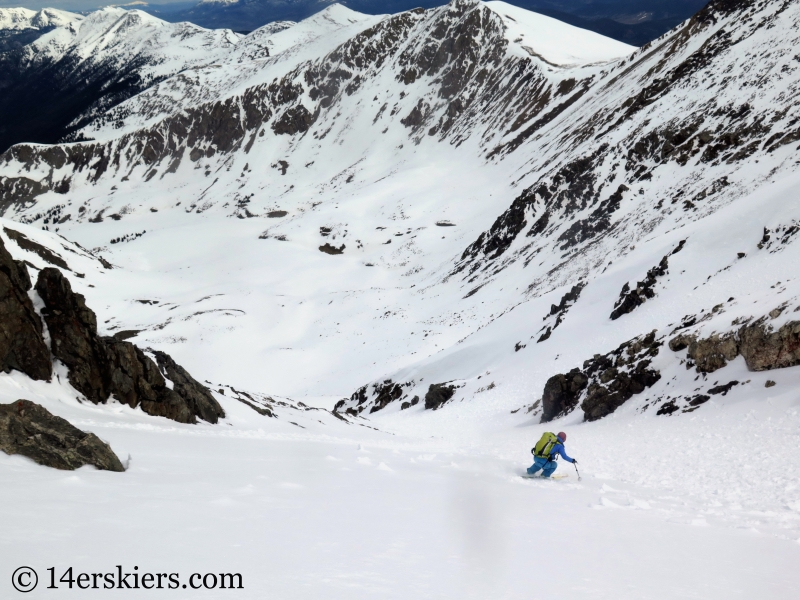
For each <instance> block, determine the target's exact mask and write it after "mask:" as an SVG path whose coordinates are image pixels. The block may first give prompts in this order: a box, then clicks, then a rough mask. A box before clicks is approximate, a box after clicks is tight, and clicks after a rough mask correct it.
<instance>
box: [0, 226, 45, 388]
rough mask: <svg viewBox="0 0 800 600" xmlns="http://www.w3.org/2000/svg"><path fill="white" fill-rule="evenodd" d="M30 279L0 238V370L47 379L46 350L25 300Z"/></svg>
mask: <svg viewBox="0 0 800 600" xmlns="http://www.w3.org/2000/svg"><path fill="white" fill-rule="evenodd" d="M30 289H31V280H30V277H29V276H28V270H27V268H26V267H25V265H24V264H23V263H22V262H18V261H15V260H14V259H13V258H12V257H11V255H10V254H9V253H8V250H6V248H5V245H4V244H3V240H2V238H0V370H2V371H3V372H6V373H8V372H9V371H11V370H12V369H15V370H17V371H21V372H23V373H25V374H26V375H27V376H28V377H30V378H31V379H39V380H42V379H44V380H48V379H50V375H51V373H52V362H51V360H50V351H49V350H48V349H47V345H46V344H45V342H44V338H43V336H42V322H41V320H40V319H39V315H37V314H36V311H35V310H34V308H33V303H32V302H31V300H30V298H29V297H28V290H30Z"/></svg>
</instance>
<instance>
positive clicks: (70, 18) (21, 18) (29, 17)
mask: <svg viewBox="0 0 800 600" xmlns="http://www.w3.org/2000/svg"><path fill="white" fill-rule="evenodd" d="M81 19H83V17H82V16H81V15H77V14H75V13H70V12H67V11H64V10H58V9H55V8H44V9H42V10H39V11H35V10H30V9H28V8H22V7H20V8H0V29H16V30H20V29H45V28H47V27H67V26H69V25H70V24H71V23H74V22H76V21H80V20H81Z"/></svg>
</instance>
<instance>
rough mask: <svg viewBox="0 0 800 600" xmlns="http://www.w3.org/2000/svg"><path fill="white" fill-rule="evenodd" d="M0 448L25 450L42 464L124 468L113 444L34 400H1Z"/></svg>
mask: <svg viewBox="0 0 800 600" xmlns="http://www.w3.org/2000/svg"><path fill="white" fill-rule="evenodd" d="M0 450H3V452H5V453H6V454H21V455H22V456H27V457H28V458H30V459H32V460H34V461H35V462H37V463H39V464H40V465H44V466H46V467H53V468H55V469H64V470H74V469H77V468H79V467H82V466H84V465H93V466H95V467H97V468H98V469H101V470H104V471H117V472H122V471H124V470H125V469H124V467H123V466H122V463H121V462H120V460H119V458H117V455H116V454H114V452H113V451H112V450H111V448H110V447H109V446H108V444H106V443H105V442H103V441H102V440H101V439H100V438H98V437H97V436H96V435H95V434H93V433H86V432H84V431H81V430H80V429H78V428H76V427H74V426H73V425H71V424H70V423H69V422H68V421H66V420H65V419H62V418H61V417H56V416H55V415H53V414H51V413H50V412H49V411H48V410H47V409H45V408H44V407H42V406H40V405H38V404H35V403H33V402H31V401H30V400H17V401H16V402H14V403H12V404H0Z"/></svg>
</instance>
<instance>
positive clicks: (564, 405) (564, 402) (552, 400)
mask: <svg viewBox="0 0 800 600" xmlns="http://www.w3.org/2000/svg"><path fill="white" fill-rule="evenodd" d="M588 383H589V378H588V377H586V375H584V374H583V373H582V372H581V370H580V369H572V371H570V372H569V373H567V374H565V375H564V374H561V373H559V374H558V375H553V376H552V377H551V378H550V379H548V380H547V383H545V384H544V393H543V394H542V423H547V422H549V421H552V420H553V419H555V418H556V417H558V416H560V415H565V414H567V413H568V412H570V411H571V410H572V409H573V408H575V407H576V406H577V405H578V397H579V396H580V393H581V392H582V391H583V390H585V389H586V385H587V384H588Z"/></svg>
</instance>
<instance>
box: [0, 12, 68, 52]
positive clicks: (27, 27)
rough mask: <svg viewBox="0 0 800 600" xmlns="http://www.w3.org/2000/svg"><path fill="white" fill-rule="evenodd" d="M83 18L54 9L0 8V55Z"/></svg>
mask: <svg viewBox="0 0 800 600" xmlns="http://www.w3.org/2000/svg"><path fill="white" fill-rule="evenodd" d="M82 18H83V17H81V15H76V14H74V13H69V12H66V11H63V10H57V9H54V8H45V9H42V10H40V11H34V10H30V9H27V8H0V53H4V52H9V51H11V50H16V49H19V48H22V47H24V46H26V45H27V44H30V43H31V42H33V41H34V40H36V39H37V38H38V37H40V36H42V35H44V34H45V33H47V32H48V31H50V30H52V29H54V28H56V27H68V26H69V24H70V23H74V22H75V21H80V20H81V19H82Z"/></svg>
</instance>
